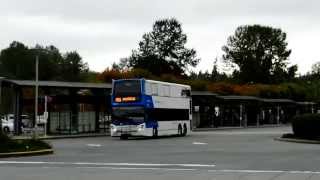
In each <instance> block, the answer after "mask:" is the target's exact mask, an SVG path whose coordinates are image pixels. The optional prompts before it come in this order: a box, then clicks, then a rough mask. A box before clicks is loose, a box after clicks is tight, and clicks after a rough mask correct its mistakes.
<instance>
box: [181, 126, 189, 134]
mask: <svg viewBox="0 0 320 180" xmlns="http://www.w3.org/2000/svg"><path fill="white" fill-rule="evenodd" d="M187 133H188V128H187V125H186V124H184V125H183V133H182V136H186V135H187Z"/></svg>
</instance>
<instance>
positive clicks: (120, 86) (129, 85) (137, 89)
mask: <svg viewBox="0 0 320 180" xmlns="http://www.w3.org/2000/svg"><path fill="white" fill-rule="evenodd" d="M113 93H114V96H115V97H124V96H139V95H140V94H141V81H140V80H123V81H118V82H115V84H114V90H113Z"/></svg>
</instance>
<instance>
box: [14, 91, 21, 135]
mask: <svg viewBox="0 0 320 180" xmlns="http://www.w3.org/2000/svg"><path fill="white" fill-rule="evenodd" d="M21 110H22V101H21V89H20V88H18V87H14V134H15V135H20V134H21V125H22V123H21Z"/></svg>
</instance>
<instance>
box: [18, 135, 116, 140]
mask: <svg viewBox="0 0 320 180" xmlns="http://www.w3.org/2000/svg"><path fill="white" fill-rule="evenodd" d="M107 136H110V134H93V135H60V136H45V137H44V136H39V137H37V139H44V140H46V139H47V140H48V139H75V138H90V137H107ZM13 139H17V140H20V139H31V137H28V136H25V137H19V136H16V137H13Z"/></svg>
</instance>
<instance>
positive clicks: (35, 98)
mask: <svg viewBox="0 0 320 180" xmlns="http://www.w3.org/2000/svg"><path fill="white" fill-rule="evenodd" d="M35 65H36V68H35V69H36V84H35V97H34V118H35V121H34V122H35V125H34V126H35V127H38V126H37V121H38V90H39V84H38V81H39V73H38V68H39V56H38V55H36V64H35Z"/></svg>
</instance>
